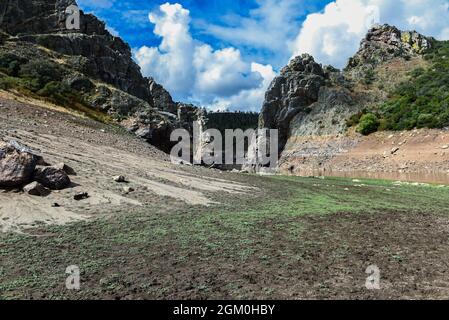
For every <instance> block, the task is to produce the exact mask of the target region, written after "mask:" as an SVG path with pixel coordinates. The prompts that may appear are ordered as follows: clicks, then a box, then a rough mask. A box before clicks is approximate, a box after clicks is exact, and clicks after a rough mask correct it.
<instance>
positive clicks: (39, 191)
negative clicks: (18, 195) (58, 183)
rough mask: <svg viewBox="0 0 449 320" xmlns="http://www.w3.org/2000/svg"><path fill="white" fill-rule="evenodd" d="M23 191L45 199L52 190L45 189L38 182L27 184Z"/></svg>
mask: <svg viewBox="0 0 449 320" xmlns="http://www.w3.org/2000/svg"><path fill="white" fill-rule="evenodd" d="M23 191H24V192H26V193H28V194H29V195H32V196H37V197H45V196H48V195H49V194H50V190H48V189H47V188H45V187H44V186H43V185H42V184H40V183H39V182H37V181H34V182H31V183H30V184H27V185H26V186H25V187H23Z"/></svg>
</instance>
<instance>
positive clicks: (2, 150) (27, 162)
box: [0, 141, 38, 188]
mask: <svg viewBox="0 0 449 320" xmlns="http://www.w3.org/2000/svg"><path fill="white" fill-rule="evenodd" d="M37 163H38V156H36V155H35V154H33V152H32V151H31V150H29V149H27V148H25V147H23V146H20V145H19V144H18V143H17V142H14V141H11V142H8V143H0V187H6V188H11V187H20V186H23V185H24V184H26V183H28V182H30V181H32V178H33V174H34V170H35V168H36V165H37Z"/></svg>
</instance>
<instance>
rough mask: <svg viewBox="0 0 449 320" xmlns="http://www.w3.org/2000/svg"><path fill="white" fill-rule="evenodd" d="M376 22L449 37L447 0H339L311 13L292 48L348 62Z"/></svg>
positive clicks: (338, 62) (333, 61)
mask: <svg viewBox="0 0 449 320" xmlns="http://www.w3.org/2000/svg"><path fill="white" fill-rule="evenodd" d="M374 22H379V23H388V24H391V25H395V26H397V27H398V28H400V29H403V30H410V29H413V30H414V29H416V30H417V31H418V32H421V33H423V34H425V35H430V36H434V37H436V38H438V39H449V2H448V1H447V0H397V1H391V0H336V1H334V2H332V3H330V4H328V5H327V6H326V7H325V9H324V11H323V12H320V13H314V14H310V15H308V16H307V19H306V20H305V21H304V23H303V26H302V28H301V30H300V32H299V34H298V36H297V38H296V40H295V41H293V43H292V46H291V48H292V52H293V54H294V55H298V54H301V53H304V52H307V53H310V54H312V55H313V56H314V57H315V59H316V60H317V61H319V62H321V63H325V64H332V65H334V66H336V67H340V68H341V67H343V66H345V64H346V62H347V60H348V58H349V57H350V56H352V55H353V54H354V53H355V52H356V51H357V49H358V47H359V43H360V40H361V39H362V38H363V37H364V35H365V34H366V32H367V31H368V29H369V27H370V26H371V25H372V23H374Z"/></svg>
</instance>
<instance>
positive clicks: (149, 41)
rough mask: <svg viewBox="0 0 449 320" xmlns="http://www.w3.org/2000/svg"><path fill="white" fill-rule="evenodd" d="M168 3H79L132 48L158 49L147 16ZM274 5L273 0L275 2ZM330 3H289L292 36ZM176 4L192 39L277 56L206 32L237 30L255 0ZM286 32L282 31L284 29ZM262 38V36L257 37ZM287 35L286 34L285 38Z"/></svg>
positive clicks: (263, 57) (265, 57) (265, 59)
mask: <svg viewBox="0 0 449 320" xmlns="http://www.w3.org/2000/svg"><path fill="white" fill-rule="evenodd" d="M166 2H167V1H166V0H165V1H158V0H147V1H141V0H121V1H117V0H116V1H110V0H97V1H95V0H93V1H92V0H78V3H79V5H80V6H81V8H82V9H83V10H84V11H86V12H91V13H94V14H95V15H97V16H98V17H100V18H101V19H102V20H104V21H105V22H106V23H107V25H108V27H110V28H112V29H113V30H115V31H117V32H118V33H119V35H120V36H121V37H122V38H123V39H124V40H125V41H127V42H128V43H129V44H130V46H131V47H132V48H139V47H141V46H144V45H146V46H157V45H159V44H160V42H161V39H160V37H157V36H156V35H154V33H153V29H154V25H153V24H152V23H151V22H150V20H149V19H148V14H149V13H150V12H152V11H155V10H157V9H158V8H159V6H160V5H162V4H164V3H166ZM274 2H276V1H274ZM329 2H331V1H330V0H314V1H292V3H293V5H292V8H293V9H294V12H292V13H293V18H294V19H293V20H292V21H291V22H292V23H291V25H290V27H291V29H290V30H288V32H290V33H291V32H292V30H295V32H293V33H294V34H291V36H293V37H294V36H295V35H296V33H297V30H299V28H300V26H301V24H302V22H303V20H304V18H305V17H306V15H307V14H308V13H310V12H316V11H318V10H322V9H323V8H324V6H325V5H326V4H327V3H329ZM172 3H179V4H181V5H182V6H183V7H184V8H186V9H188V10H189V11H190V16H191V18H192V24H191V33H192V35H193V37H194V38H195V39H198V40H200V41H203V42H204V43H208V44H210V45H212V46H213V47H214V48H216V49H222V48H226V47H228V46H230V45H232V46H234V47H236V48H238V49H240V50H241V51H242V52H244V53H245V55H246V56H249V57H254V58H257V59H258V61H259V62H260V63H264V64H267V63H273V60H274V59H276V57H275V56H276V53H275V52H270V50H269V49H267V48H260V47H259V48H257V47H253V46H249V45H246V44H245V43H242V42H241V41H236V42H234V41H230V40H229V39H226V38H224V37H219V36H217V35H213V34H211V33H210V32H208V27H210V26H211V25H213V26H222V27H233V26H235V27H238V26H239V22H240V21H241V19H242V17H244V18H250V15H251V11H253V10H257V8H259V3H260V2H259V3H258V2H257V1H255V0H179V1H173V2H172ZM284 31H285V30H284ZM259 36H260V37H264V35H263V34H260V35H259ZM286 36H287V35H286ZM288 58H289V56H288V55H286V56H284V59H276V61H275V63H273V64H274V65H275V68H281V67H282V66H283V65H285V64H286V63H287V62H288Z"/></svg>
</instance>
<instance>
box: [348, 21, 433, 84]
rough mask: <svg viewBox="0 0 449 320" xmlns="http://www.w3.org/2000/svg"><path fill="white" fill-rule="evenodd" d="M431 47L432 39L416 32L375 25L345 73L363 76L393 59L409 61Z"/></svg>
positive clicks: (350, 61) (350, 60)
mask: <svg viewBox="0 0 449 320" xmlns="http://www.w3.org/2000/svg"><path fill="white" fill-rule="evenodd" d="M431 47H432V39H431V38H428V37H425V36H423V35H421V34H419V33H418V32H416V31H401V30H399V29H398V28H396V27H394V26H390V25H377V26H374V27H373V28H372V29H371V30H369V31H368V33H367V35H366V37H365V39H363V40H362V42H361V44H360V49H359V51H358V52H357V53H356V54H355V56H354V57H352V58H351V59H349V62H348V66H347V67H346V69H345V70H346V71H347V72H348V73H349V74H350V75H352V76H354V77H357V76H363V75H364V73H366V71H367V70H370V69H373V68H375V67H376V66H378V65H380V64H382V63H385V62H387V61H389V60H392V59H394V58H397V57H400V58H403V59H411V58H412V57H414V56H417V55H420V54H423V53H425V52H426V51H427V50H429V49H430V48H431Z"/></svg>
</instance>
